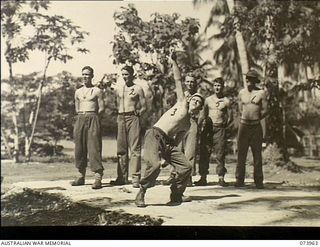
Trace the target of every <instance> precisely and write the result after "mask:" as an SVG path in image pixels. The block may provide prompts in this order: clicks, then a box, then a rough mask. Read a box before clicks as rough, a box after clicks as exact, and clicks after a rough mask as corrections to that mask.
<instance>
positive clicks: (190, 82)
mask: <svg viewBox="0 0 320 247" xmlns="http://www.w3.org/2000/svg"><path fill="white" fill-rule="evenodd" d="M184 84H185V85H186V88H187V90H188V91H189V92H190V93H191V94H194V93H195V92H197V78H196V76H195V75H194V74H192V73H190V72H189V73H187V74H186V77H185V82H184Z"/></svg>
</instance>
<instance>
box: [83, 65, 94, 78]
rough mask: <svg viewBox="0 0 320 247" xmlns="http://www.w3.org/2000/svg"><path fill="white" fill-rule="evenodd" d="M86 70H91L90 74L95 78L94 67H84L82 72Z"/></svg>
mask: <svg viewBox="0 0 320 247" xmlns="http://www.w3.org/2000/svg"><path fill="white" fill-rule="evenodd" d="M85 69H87V70H89V71H90V73H91V75H92V76H93V74H94V70H93V68H92V67H90V66H84V67H83V68H82V70H81V71H84V70H85Z"/></svg>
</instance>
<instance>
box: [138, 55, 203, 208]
mask: <svg viewBox="0 0 320 247" xmlns="http://www.w3.org/2000/svg"><path fill="white" fill-rule="evenodd" d="M170 57H171V63H172V66H173V67H172V69H173V72H174V73H176V72H177V70H178V66H177V63H176V61H175V59H176V56H175V54H174V53H172V54H171V56H170ZM175 83H176V92H177V103H176V104H175V105H174V106H173V107H172V108H170V109H169V110H168V111H167V112H165V113H164V114H163V115H162V116H161V118H160V119H159V120H158V122H156V123H155V125H154V126H153V127H152V128H151V129H149V130H148V131H147V132H146V135H145V143H144V147H145V149H144V160H145V162H146V165H147V167H146V171H145V174H144V177H143V178H142V179H141V181H140V190H139V192H138V194H137V196H136V200H135V203H136V205H137V206H138V207H145V206H146V204H145V200H144V197H145V193H146V190H147V189H148V188H150V187H153V186H154V185H155V182H156V179H157V177H158V175H159V173H160V167H161V158H163V159H165V160H166V161H167V162H168V163H169V164H170V165H172V166H174V167H175V170H176V173H177V175H176V179H175V180H174V182H173V183H172V185H171V187H170V189H171V195H170V203H172V204H180V203H182V202H187V201H190V198H188V197H185V196H183V192H184V191H185V189H186V186H187V181H188V178H189V177H190V176H191V170H192V166H191V164H190V162H189V161H188V160H187V159H186V156H185V155H184V154H183V153H182V152H181V150H180V149H179V148H178V147H177V144H178V143H179V142H180V141H181V138H182V137H183V135H184V134H185V133H186V132H187V131H188V129H189V128H190V118H191V117H192V116H193V115H195V114H198V113H199V111H200V110H201V108H202V106H203V103H204V99H203V97H202V96H201V95H200V94H194V95H192V96H191V97H189V98H187V97H185V96H184V94H183V90H182V83H181V78H177V80H175Z"/></svg>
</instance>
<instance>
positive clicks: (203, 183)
mask: <svg viewBox="0 0 320 247" xmlns="http://www.w3.org/2000/svg"><path fill="white" fill-rule="evenodd" d="M207 184H208V183H207V176H201V177H200V179H199V181H197V182H194V185H195V186H206V185H207Z"/></svg>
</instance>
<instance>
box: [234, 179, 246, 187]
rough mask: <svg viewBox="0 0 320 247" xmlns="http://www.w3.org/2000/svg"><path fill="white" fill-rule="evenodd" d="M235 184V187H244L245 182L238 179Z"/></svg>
mask: <svg viewBox="0 0 320 247" xmlns="http://www.w3.org/2000/svg"><path fill="white" fill-rule="evenodd" d="M234 186H235V187H244V182H243V181H240V180H236V182H235V184H234Z"/></svg>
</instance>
